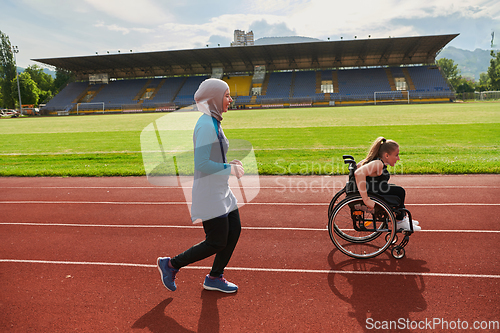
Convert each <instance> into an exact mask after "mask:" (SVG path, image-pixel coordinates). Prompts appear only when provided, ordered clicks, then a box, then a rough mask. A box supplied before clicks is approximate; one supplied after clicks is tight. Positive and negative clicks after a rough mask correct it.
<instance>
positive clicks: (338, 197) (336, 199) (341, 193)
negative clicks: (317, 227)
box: [328, 186, 346, 220]
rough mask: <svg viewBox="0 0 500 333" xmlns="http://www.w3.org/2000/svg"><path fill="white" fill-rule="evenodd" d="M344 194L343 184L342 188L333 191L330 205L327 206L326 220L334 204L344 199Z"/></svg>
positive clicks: (330, 214)
mask: <svg viewBox="0 0 500 333" xmlns="http://www.w3.org/2000/svg"><path fill="white" fill-rule="evenodd" d="M345 196H346V191H345V186H344V188H343V189H341V190H340V191H338V192H337V193H335V195H334V196H333V198H332V200H331V201H330V205H329V206H328V220H330V216H332V213H333V209H334V208H335V206H336V205H337V204H338V203H339V202H340V201H341V200H343V199H345Z"/></svg>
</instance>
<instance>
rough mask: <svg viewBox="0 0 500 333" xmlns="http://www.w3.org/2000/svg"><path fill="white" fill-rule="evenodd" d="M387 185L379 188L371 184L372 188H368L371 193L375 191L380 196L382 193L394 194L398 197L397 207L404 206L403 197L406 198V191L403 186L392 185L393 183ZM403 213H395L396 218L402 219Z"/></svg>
mask: <svg viewBox="0 0 500 333" xmlns="http://www.w3.org/2000/svg"><path fill="white" fill-rule="evenodd" d="M387 185H389V186H388V187H387V186H385V187H383V188H382V189H381V188H378V189H377V187H376V186H373V187H374V188H373V189H370V190H371V192H373V193H376V194H379V195H381V196H384V195H395V196H397V197H398V198H399V206H398V208H405V198H406V191H405V189H404V188H402V187H401V186H398V185H394V184H387ZM374 190H377V191H374ZM405 215H406V214H405V213H403V212H400V213H398V214H396V220H402V219H403V218H404V217H405Z"/></svg>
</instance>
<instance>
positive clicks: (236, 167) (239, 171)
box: [229, 160, 245, 179]
mask: <svg viewBox="0 0 500 333" xmlns="http://www.w3.org/2000/svg"><path fill="white" fill-rule="evenodd" d="M229 164H231V174H232V175H235V176H236V178H238V179H240V178H241V177H243V175H244V174H245V169H243V164H242V163H241V161H238V160H232V161H231V162H230V163H229Z"/></svg>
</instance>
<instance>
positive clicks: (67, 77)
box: [54, 68, 75, 93]
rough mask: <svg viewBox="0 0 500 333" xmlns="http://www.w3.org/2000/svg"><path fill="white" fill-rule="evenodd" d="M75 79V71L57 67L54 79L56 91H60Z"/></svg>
mask: <svg viewBox="0 0 500 333" xmlns="http://www.w3.org/2000/svg"><path fill="white" fill-rule="evenodd" d="M74 80H75V75H74V74H73V72H70V71H67V70H65V69H62V68H56V79H55V80H54V88H55V91H54V93H58V92H60V91H61V90H63V89H64V87H66V86H67V85H68V83H70V82H73V81H74Z"/></svg>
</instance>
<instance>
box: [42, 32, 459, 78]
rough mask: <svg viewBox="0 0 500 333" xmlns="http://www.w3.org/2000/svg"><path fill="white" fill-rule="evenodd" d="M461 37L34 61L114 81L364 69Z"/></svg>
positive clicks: (426, 52)
mask: <svg viewBox="0 0 500 333" xmlns="http://www.w3.org/2000/svg"><path fill="white" fill-rule="evenodd" d="M457 36H458V34H451V35H435V36H419V37H404V38H383V39H376V38H373V39H355V40H341V41H321V42H306V43H289V44H274V45H253V46H238V47H218V48H202V49H191V50H177V51H161V52H144V53H121V54H112V55H92V56H83V57H67V58H50V59H33V60H34V61H37V62H40V63H44V64H46V65H51V66H54V67H58V68H62V69H65V70H70V71H72V72H74V73H75V74H76V75H77V78H79V79H87V78H88V75H89V74H102V73H107V74H108V75H109V77H110V78H125V77H131V78H132V77H151V76H170V75H194V74H211V73H212V68H217V67H222V68H223V69H224V73H234V72H253V70H254V66H256V65H265V66H266V69H267V70H269V71H275V70H290V69H326V68H340V67H364V66H398V65H408V64H433V63H435V60H436V55H437V54H438V52H439V51H440V50H441V49H442V48H443V47H445V46H446V44H448V43H449V42H450V41H452V40H453V39H454V38H455V37H457Z"/></svg>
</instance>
